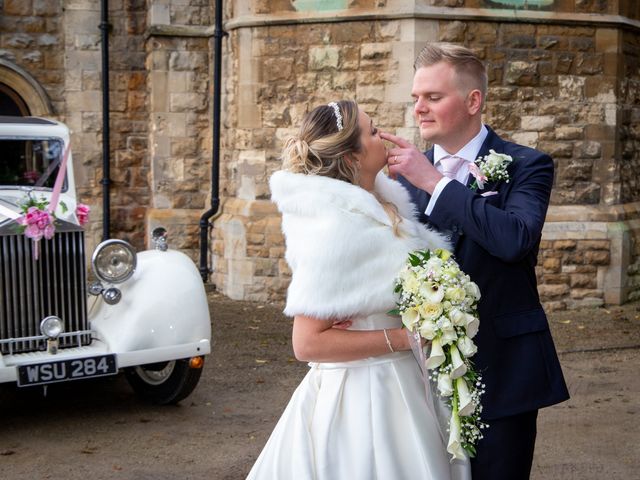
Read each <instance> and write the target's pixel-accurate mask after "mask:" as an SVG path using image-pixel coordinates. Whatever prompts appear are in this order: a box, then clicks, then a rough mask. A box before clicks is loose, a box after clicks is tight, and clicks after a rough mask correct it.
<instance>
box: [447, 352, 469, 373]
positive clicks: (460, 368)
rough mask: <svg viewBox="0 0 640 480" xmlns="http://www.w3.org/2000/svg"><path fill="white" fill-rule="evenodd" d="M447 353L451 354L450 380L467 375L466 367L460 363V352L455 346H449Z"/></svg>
mask: <svg viewBox="0 0 640 480" xmlns="http://www.w3.org/2000/svg"><path fill="white" fill-rule="evenodd" d="M449 353H450V354H451V366H452V367H453V370H451V378H458V377H461V376H462V375H464V374H465V373H467V365H466V364H465V363H464V362H463V361H462V358H461V357H460V352H459V351H458V349H457V348H456V346H455V345H451V349H450V350H449Z"/></svg>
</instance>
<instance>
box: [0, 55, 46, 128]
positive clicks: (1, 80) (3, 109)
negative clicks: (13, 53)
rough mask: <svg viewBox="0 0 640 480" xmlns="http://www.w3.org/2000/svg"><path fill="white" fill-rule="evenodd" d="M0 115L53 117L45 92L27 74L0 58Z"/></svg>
mask: <svg viewBox="0 0 640 480" xmlns="http://www.w3.org/2000/svg"><path fill="white" fill-rule="evenodd" d="M0 115H12V116H26V115H34V116H42V117H47V116H51V115H53V108H52V107H51V102H50V100H49V96H48V95H47V92H46V91H45V90H44V88H42V86H41V85H40V84H39V83H38V81H37V80H36V79H35V78H33V77H32V76H31V75H30V74H29V72H27V71H26V70H24V69H23V68H20V67H19V66H18V65H16V64H15V63H12V62H10V61H8V60H5V59H3V58H0Z"/></svg>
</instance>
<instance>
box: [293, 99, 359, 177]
mask: <svg viewBox="0 0 640 480" xmlns="http://www.w3.org/2000/svg"><path fill="white" fill-rule="evenodd" d="M334 105H337V108H338V111H339V113H340V117H338V116H337V115H336V110H335V108H336V107H334ZM339 125H340V126H341V127H342V128H341V129H340V128H338V126H339ZM361 150H362V145H361V143H360V127H359V125H358V105H357V104H356V102H354V101H352V100H341V101H339V102H335V103H333V102H332V105H320V106H319V107H316V108H314V109H313V110H311V111H310V112H309V113H307V114H306V115H305V117H304V118H303V120H302V125H301V126H300V132H299V133H298V135H295V136H293V137H291V138H289V139H288V140H287V142H286V144H285V146H284V149H283V152H282V166H283V168H284V169H285V170H288V171H290V172H293V173H304V174H307V175H320V176H323V177H331V178H335V179H338V180H343V181H345V182H349V183H352V184H357V183H358V166H357V165H356V162H355V160H353V159H351V158H349V154H351V153H359V152H360V151H361Z"/></svg>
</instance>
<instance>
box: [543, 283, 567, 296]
mask: <svg viewBox="0 0 640 480" xmlns="http://www.w3.org/2000/svg"><path fill="white" fill-rule="evenodd" d="M569 292H570V289H569V285H565V284H558V285H547V284H543V285H538V293H539V294H540V297H541V298H542V299H543V300H548V299H551V298H558V297H563V296H565V295H567V294H568V293H569Z"/></svg>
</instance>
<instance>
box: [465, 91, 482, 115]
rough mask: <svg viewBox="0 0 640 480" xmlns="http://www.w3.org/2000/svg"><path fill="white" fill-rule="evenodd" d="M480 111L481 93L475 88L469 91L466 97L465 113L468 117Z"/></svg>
mask: <svg viewBox="0 0 640 480" xmlns="http://www.w3.org/2000/svg"><path fill="white" fill-rule="evenodd" d="M481 110H482V92H481V91H480V90H478V89H477V88H476V89H474V90H471V91H470V92H469V95H467V112H468V113H469V115H476V114H477V113H479V112H480V111H481Z"/></svg>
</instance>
